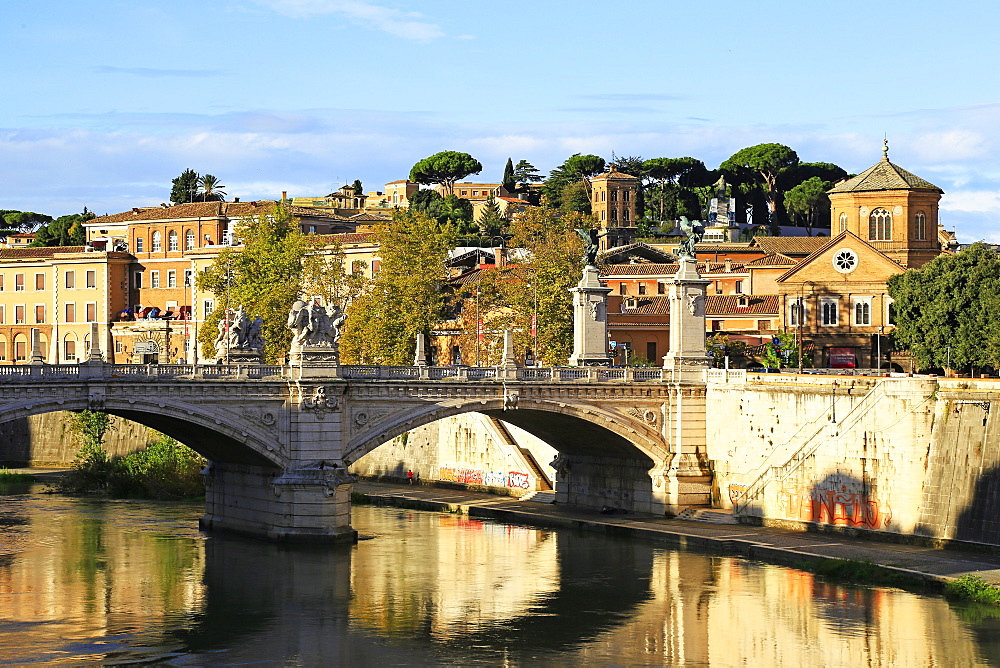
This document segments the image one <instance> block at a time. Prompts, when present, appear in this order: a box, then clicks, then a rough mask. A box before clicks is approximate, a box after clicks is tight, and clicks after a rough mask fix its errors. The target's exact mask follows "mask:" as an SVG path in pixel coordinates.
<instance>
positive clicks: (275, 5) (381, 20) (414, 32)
mask: <svg viewBox="0 0 1000 668" xmlns="http://www.w3.org/2000/svg"><path fill="white" fill-rule="evenodd" d="M256 2H258V3H259V4H262V5H264V6H266V7H269V8H270V9H272V10H274V11H276V12H278V13H280V14H284V15H285V16H290V17H292V18H309V17H313V16H324V15H330V14H333V15H340V16H345V17H347V18H348V19H350V20H352V21H355V22H357V23H361V24H362V25H367V26H369V27H371V28H375V29H377V30H381V31H383V32H387V33H389V34H390V35H395V36H396V37H402V38H404V39H412V40H415V41H419V42H427V41H430V40H433V39H436V38H438V37H442V36H444V31H443V30H441V27H440V26H439V25H437V24H435V23H429V22H427V21H423V20H421V19H422V18H423V15H422V14H419V13H417V12H405V11H402V10H399V9H392V8H389V7H382V6H381V5H376V4H373V3H371V2H365V1H364V0H256Z"/></svg>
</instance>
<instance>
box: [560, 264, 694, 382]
mask: <svg viewBox="0 0 1000 668" xmlns="http://www.w3.org/2000/svg"><path fill="white" fill-rule="evenodd" d="M706 283H707V281H706ZM570 292H572V293H573V354H572V355H570V358H569V364H570V366H589V365H606V364H608V363H609V358H608V294H610V293H611V288H606V287H604V286H603V285H602V284H601V280H600V278H599V277H598V272H597V267H595V266H594V265H591V264H588V265H587V266H586V267H584V268H583V278H581V279H580V282H579V283H578V284H577V286H576V287H575V288H572V289H570Z"/></svg>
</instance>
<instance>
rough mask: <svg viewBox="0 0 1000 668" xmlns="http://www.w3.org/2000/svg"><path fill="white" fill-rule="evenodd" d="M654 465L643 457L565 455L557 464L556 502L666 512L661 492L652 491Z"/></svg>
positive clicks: (590, 506) (660, 513)
mask: <svg viewBox="0 0 1000 668" xmlns="http://www.w3.org/2000/svg"><path fill="white" fill-rule="evenodd" d="M651 465H652V462H650V461H648V460H643V459H629V458H625V457H595V456H585V455H563V456H561V457H560V460H559V464H557V466H558V471H559V472H558V474H557V475H558V480H557V483H556V503H566V504H570V505H575V506H584V507H588V508H609V509H616V510H624V511H628V512H639V513H653V514H657V515H663V514H664V508H663V502H662V494H659V495H656V496H655V497H654V493H653V481H652V478H651V477H650V473H649V469H650V466H651Z"/></svg>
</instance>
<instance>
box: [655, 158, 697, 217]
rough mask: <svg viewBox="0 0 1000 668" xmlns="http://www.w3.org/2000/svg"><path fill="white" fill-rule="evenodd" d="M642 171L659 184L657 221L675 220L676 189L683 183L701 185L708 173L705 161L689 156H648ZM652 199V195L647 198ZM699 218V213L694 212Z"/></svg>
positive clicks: (676, 205)
mask: <svg viewBox="0 0 1000 668" xmlns="http://www.w3.org/2000/svg"><path fill="white" fill-rule="evenodd" d="M643 173H644V174H645V175H646V176H647V178H650V179H652V180H653V181H655V182H656V183H657V185H658V186H659V190H658V191H657V193H656V196H655V200H656V203H657V204H658V205H659V214H658V216H657V221H659V222H660V223H661V224H662V223H663V222H664V220H675V219H676V218H677V217H678V216H679V215H687V214H681V213H678V211H677V208H678V199H679V196H678V189H679V188H680V187H681V186H682V185H684V186H688V185H692V186H701V185H703V183H702V182H703V181H704V180H705V177H706V176H707V175H708V174H709V172H708V170H707V169H705V163H703V162H702V161H701V160H696V159H695V158H691V157H683V158H650V159H649V160H646V161H645V162H644V163H643ZM649 199H650V200H653V199H654V198H653V197H650V198H649ZM695 217H696V218H700V217H701V216H700V214H696V216H695Z"/></svg>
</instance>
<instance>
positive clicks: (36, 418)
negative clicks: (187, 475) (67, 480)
mask: <svg viewBox="0 0 1000 668" xmlns="http://www.w3.org/2000/svg"><path fill="white" fill-rule="evenodd" d="M68 416H69V413H68V412H66V411H59V412H57V413H45V414H43V415H33V416H31V417H29V418H24V419H19V420H12V421H10V422H4V423H0V466H25V465H34V466H69V465H71V464H72V463H73V460H74V459H75V458H76V453H77V452H79V450H80V441H79V439H78V438H77V437H75V436H74V434H72V433H70V431H69V428H68V427H67V420H66V418H67V417H68ZM115 424H116V425H117V427H118V428H117V429H116V430H115V431H112V432H109V433H108V435H107V438H106V440H105V449H106V450H107V451H108V452H109V453H111V454H113V455H120V454H125V453H128V452H132V451H135V450H139V449H141V448H144V447H146V444H147V443H148V442H149V440H150V439H151V438H152V436H153V431H152V430H151V429H149V428H148V427H144V426H143V425H141V424H138V423H136V422H131V421H129V420H123V419H121V418H118V419H117V420H115Z"/></svg>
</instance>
